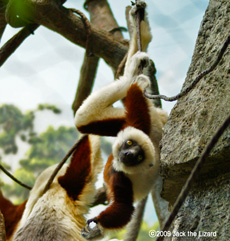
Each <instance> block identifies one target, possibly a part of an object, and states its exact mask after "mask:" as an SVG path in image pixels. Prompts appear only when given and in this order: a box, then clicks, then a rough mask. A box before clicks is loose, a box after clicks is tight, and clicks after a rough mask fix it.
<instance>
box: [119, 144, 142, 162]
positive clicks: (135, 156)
mask: <svg viewBox="0 0 230 241" xmlns="http://www.w3.org/2000/svg"><path fill="white" fill-rule="evenodd" d="M118 159H119V161H121V162H123V163H124V164H125V165H126V166H135V165H138V164H139V163H141V162H143V161H144V159H145V153H144V151H143V149H142V147H141V146H140V145H139V144H138V143H137V142H136V141H134V140H126V141H124V142H123V144H122V145H121V147H120V148H119V153H118Z"/></svg>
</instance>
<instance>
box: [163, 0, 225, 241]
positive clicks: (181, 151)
mask: <svg viewBox="0 0 230 241" xmlns="http://www.w3.org/2000/svg"><path fill="white" fill-rule="evenodd" d="M229 32H230V2H229V1H226V0H211V1H210V3H209V6H208V8H207V10H206V13H205V16H204V19H203V21H202V24H201V28H200V31H199V34H198V38H197V42H196V46H195V51H194V54H193V58H192V63H191V65H190V68H189V70H188V73H187V78H186V80H185V83H184V86H183V89H185V88H186V87H187V86H189V85H190V83H191V81H192V80H193V79H195V77H196V76H197V75H198V74H199V73H201V72H202V71H203V70H205V69H207V67H209V66H210V65H211V63H213V62H214V61H215V58H216V56H217V54H218V52H219V50H220V48H221V46H222V45H223V43H224V41H225V40H226V39H227V37H228V35H229ZM229 63H230V48H229V47H228V48H227V50H226V52H225V54H224V56H223V57H222V60H221V62H220V63H219V65H218V66H217V67H216V68H215V70H214V71H213V72H212V73H210V74H208V75H207V76H205V77H204V79H203V80H202V81H201V82H200V83H198V84H197V86H196V87H195V88H194V89H193V90H192V91H190V92H189V93H188V94H187V95H186V96H184V97H182V98H181V99H180V100H179V101H178V102H177V104H176V105H175V107H174V108H173V110H172V111H171V114H170V117H169V120H168V122H167V124H166V126H165V128H164V135H163V138H162V142H161V145H162V149H161V162H162V167H161V168H162V169H161V171H162V176H163V178H164V182H163V191H162V196H163V197H164V198H165V199H166V200H168V201H169V202H170V204H171V205H172V204H173V203H174V202H175V199H176V198H177V196H178V194H179V192H180V190H181V187H182V185H183V184H184V182H185V180H186V178H187V177H188V175H189V173H190V171H191V169H192V168H193V166H194V163H195V161H196V160H197V159H198V158H199V156H200V154H201V151H202V150H203V149H204V148H205V146H206V144H207V143H208V141H209V140H210V139H211V137H212V136H213V135H214V133H215V131H216V130H217V128H218V127H219V126H221V124H222V123H223V121H224V120H225V119H226V117H227V116H228V115H229V110H230V95H229V93H230V65H229ZM229 170H230V128H228V129H227V131H226V132H225V133H224V135H223V136H222V138H221V140H220V141H219V142H218V144H217V145H216V146H215V148H214V149H213V151H212V153H211V155H210V156H209V158H208V160H207V161H206V164H205V166H204V167H203V169H202V171H201V173H200V175H199V178H198V181H197V183H196V185H194V186H193V187H192V189H191V191H190V194H189V196H188V197H187V199H186V201H185V203H184V204H183V207H182V209H181V210H180V212H179V214H178V215H177V217H176V220H175V221H174V226H173V227H172V228H173V230H174V231H179V232H180V231H186V232H187V231H193V232H196V233H197V234H198V232H199V231H207V232H208V231H209V232H211V231H212V232H214V231H217V233H218V237H217V238H216V239H217V240H228V239H230V233H229V230H230V228H229V219H230V216H229V211H228V210H229V208H230V203H229V198H228V197H229V195H230V191H229V190H230V189H229ZM189 238H190V240H191V237H188V236H186V237H183V238H174V239H173V240H187V239H189ZM200 239H203V240H206V239H205V237H203V238H202V237H200ZM200 239H199V240H200ZM213 239H215V237H214V238H213ZM210 240H211V239H210Z"/></svg>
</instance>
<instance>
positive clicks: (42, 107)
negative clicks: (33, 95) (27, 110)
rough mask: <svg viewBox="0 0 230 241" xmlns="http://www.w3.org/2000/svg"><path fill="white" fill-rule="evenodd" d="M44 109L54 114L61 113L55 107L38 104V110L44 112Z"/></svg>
mask: <svg viewBox="0 0 230 241" xmlns="http://www.w3.org/2000/svg"><path fill="white" fill-rule="evenodd" d="M45 109H47V110H51V111H53V112H54V113H55V114H59V113H61V110H60V109H58V108H57V107H56V106H55V105H49V104H40V105H38V110H45Z"/></svg>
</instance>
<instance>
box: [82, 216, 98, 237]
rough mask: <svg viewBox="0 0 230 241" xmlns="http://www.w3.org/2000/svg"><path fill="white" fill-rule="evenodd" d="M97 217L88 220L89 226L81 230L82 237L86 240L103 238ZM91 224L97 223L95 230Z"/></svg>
mask: <svg viewBox="0 0 230 241" xmlns="http://www.w3.org/2000/svg"><path fill="white" fill-rule="evenodd" d="M97 222H98V219H97V217H95V218H92V219H89V220H87V225H86V226H85V227H84V228H83V229H82V230H81V236H82V237H84V238H85V239H86V240H94V239H95V238H96V239H97V238H100V237H102V231H101V229H100V228H99V226H98V224H97ZM91 223H95V226H94V227H93V228H91V227H90V224H91Z"/></svg>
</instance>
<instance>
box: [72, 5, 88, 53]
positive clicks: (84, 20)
mask: <svg viewBox="0 0 230 241" xmlns="http://www.w3.org/2000/svg"><path fill="white" fill-rule="evenodd" d="M70 10H72V12H74V13H76V14H78V15H79V16H80V17H81V20H82V22H83V24H84V26H85V30H86V46H85V49H86V55H87V56H91V55H92V53H91V51H90V42H91V41H90V37H91V32H92V31H91V25H90V22H89V20H88V19H87V17H86V16H85V15H84V14H83V13H82V12H81V11H80V10H77V9H74V8H71V9H70Z"/></svg>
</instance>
